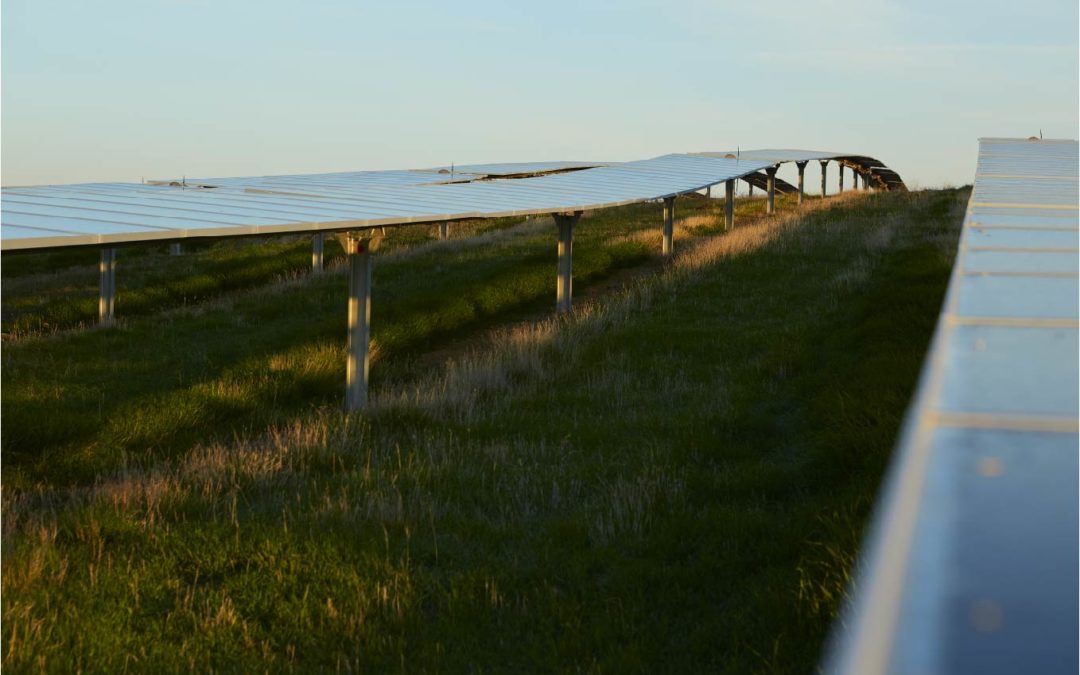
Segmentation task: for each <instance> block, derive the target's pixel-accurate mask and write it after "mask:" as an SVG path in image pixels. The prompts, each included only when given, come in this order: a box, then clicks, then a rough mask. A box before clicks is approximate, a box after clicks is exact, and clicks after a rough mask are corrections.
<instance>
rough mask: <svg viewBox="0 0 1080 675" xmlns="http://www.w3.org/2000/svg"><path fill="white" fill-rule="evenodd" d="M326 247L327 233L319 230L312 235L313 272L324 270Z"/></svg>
mask: <svg viewBox="0 0 1080 675" xmlns="http://www.w3.org/2000/svg"><path fill="white" fill-rule="evenodd" d="M325 248H326V235H325V234H323V233H322V232H319V233H318V234H316V235H313V236H312V237H311V273H312V274H321V273H322V271H323V250H324V249H325Z"/></svg>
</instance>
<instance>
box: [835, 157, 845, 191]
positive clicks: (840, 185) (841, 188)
mask: <svg viewBox="0 0 1080 675" xmlns="http://www.w3.org/2000/svg"><path fill="white" fill-rule="evenodd" d="M837 166H839V167H840V180H839V181H838V182H837V184H836V193H837V194H840V193H842V192H843V191H844V165H843V164H837Z"/></svg>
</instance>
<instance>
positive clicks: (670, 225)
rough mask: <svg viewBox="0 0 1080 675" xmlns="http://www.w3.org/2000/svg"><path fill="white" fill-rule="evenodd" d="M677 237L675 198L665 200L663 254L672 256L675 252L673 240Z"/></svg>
mask: <svg viewBox="0 0 1080 675" xmlns="http://www.w3.org/2000/svg"><path fill="white" fill-rule="evenodd" d="M674 235H675V198H674V197H665V198H664V244H663V251H662V252H663V254H664V255H665V256H670V255H671V252H672V250H673V242H672V239H673V238H674Z"/></svg>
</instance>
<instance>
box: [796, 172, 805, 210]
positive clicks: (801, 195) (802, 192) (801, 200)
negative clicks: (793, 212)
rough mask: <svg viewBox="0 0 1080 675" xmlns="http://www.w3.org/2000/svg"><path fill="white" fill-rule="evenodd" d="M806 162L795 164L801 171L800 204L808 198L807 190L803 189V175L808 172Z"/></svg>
mask: <svg viewBox="0 0 1080 675" xmlns="http://www.w3.org/2000/svg"><path fill="white" fill-rule="evenodd" d="M806 164H807V163H806V162H795V167H796V168H798V170H799V204H800V205H801V204H802V203H803V198H804V197H805V196H806V190H805V189H804V187H803V173H804V172H805V171H806Z"/></svg>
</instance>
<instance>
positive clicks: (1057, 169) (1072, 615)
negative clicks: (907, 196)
mask: <svg viewBox="0 0 1080 675" xmlns="http://www.w3.org/2000/svg"><path fill="white" fill-rule="evenodd" d="M1078 163H1080V155H1078V150H1077V142H1076V141H1057V140H1037V139H1030V140H1020V139H998V138H987V139H982V140H981V142H980V148H979V162H978V169H977V173H976V176H975V184H974V189H973V192H972V195H971V200H970V203H969V205H968V210H967V215H966V219H965V222H964V228H963V232H962V235H961V240H960V248H959V252H958V255H957V260H956V264H955V267H954V270H953V274H952V278H951V281H950V285H949V290H948V295H947V297H946V301H945V305H944V308H943V311H942V314H941V318H940V321H939V323H938V328H937V332H936V334H935V337H934V341H933V344H932V347H931V351H930V354H929V355H928V357H927V362H926V366H925V368H924V372H923V375H922V380H921V383H920V387H919V391H918V393H917V395H916V398H915V401H914V403H913V407H912V409H911V410H910V411H909V414H908V418H907V420H906V422H905V428H904V432H903V435H902V437H901V440H900V443H899V446H898V449H897V453H896V457H895V458H894V464H893V467H892V469H891V473H890V478H889V482H888V484H887V491H886V493H885V497H884V501H883V502H882V506H881V507H880V511H879V514H878V516H877V520H876V521H875V525H874V534H873V538H872V540H871V544H870V547H869V555H868V557H867V558H866V565H867V566H866V567H865V568H864V570H863V571H862V573H861V575H860V577H859V583H858V584H857V585H856V587H855V588H856V593H857V594H856V597H855V602H854V604H853V606H852V608H851V612H850V614H849V620H848V622H847V623H848V624H850V625H849V627H848V628H846V629H841V631H842V632H840V633H838V636H837V646H836V649H835V652H834V655H833V661H832V662H831V664H830V668H829V670H831V671H833V672H839V673H846V674H847V673H850V674H859V675H863V674H866V673H898V674H906V673H912V674H914V673H1042V674H1047V673H1076V672H1077V666H1078V662H1077V650H1078V642H1077V635H1078V632H1080V621H1078V616H1077V597H1078V592H1080V588H1078V581H1077V569H1078V565H1080V560H1078V549H1080V541H1078V534H1077V532H1078V527H1080V522H1078V515H1077V504H1078V498H1080V495H1078V482H1077V474H1078V452H1077V450H1078V444H1080V435H1078V428H1080V420H1078V414H1077V411H1078V405H1080V400H1078V394H1077V392H1078V388H1080V381H1078V377H1080V375H1078V373H1080V363H1078V356H1077V354H1078V350H1080V343H1078V339H1077V337H1078V319H1080V314H1078V306H1080V291H1078V281H1080V279H1078V255H1080V220H1078V215H1080V212H1078V206H1077V204H1078V201H1080V193H1078V184H1080V172H1078Z"/></svg>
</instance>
